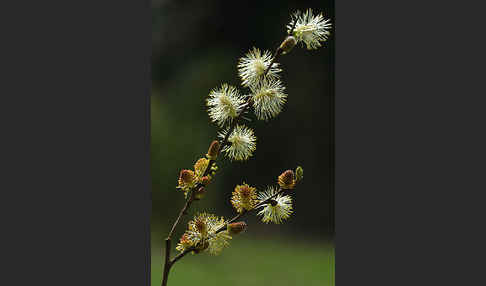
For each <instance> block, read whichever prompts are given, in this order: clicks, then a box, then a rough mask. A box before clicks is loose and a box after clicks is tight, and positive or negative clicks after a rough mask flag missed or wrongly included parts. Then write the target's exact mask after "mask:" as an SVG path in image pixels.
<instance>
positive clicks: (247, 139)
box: [219, 125, 256, 161]
mask: <svg viewBox="0 0 486 286" xmlns="http://www.w3.org/2000/svg"><path fill="white" fill-rule="evenodd" d="M230 130H231V129H226V130H223V131H222V132H220V133H219V137H221V138H226V135H227V134H228V132H230ZM255 149H256V136H255V134H254V132H253V130H252V129H251V128H248V127H246V126H245V125H236V127H235V128H234V129H233V131H232V132H231V134H230V135H229V136H228V144H226V145H224V146H223V149H222V150H221V151H223V152H225V153H226V156H228V157H229V158H230V159H231V160H237V161H243V160H247V159H248V158H250V157H251V156H252V155H253V151H255Z"/></svg>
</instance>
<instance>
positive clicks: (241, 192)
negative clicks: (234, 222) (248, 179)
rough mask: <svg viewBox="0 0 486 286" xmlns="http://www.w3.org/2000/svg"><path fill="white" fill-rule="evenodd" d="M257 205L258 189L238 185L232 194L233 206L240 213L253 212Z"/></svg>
mask: <svg viewBox="0 0 486 286" xmlns="http://www.w3.org/2000/svg"><path fill="white" fill-rule="evenodd" d="M256 203H257V193H256V188H253V187H250V186H249V185H248V184H245V183H243V185H237V186H236V187H235V190H234V191H233V193H232V197H231V204H232V205H233V207H234V208H235V209H236V211H237V212H238V213H242V212H243V211H245V210H247V211H249V210H251V209H253V208H254V207H255V205H256Z"/></svg>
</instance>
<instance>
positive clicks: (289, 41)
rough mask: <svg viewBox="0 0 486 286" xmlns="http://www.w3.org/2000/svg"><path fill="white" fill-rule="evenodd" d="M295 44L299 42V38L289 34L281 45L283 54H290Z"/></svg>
mask: <svg viewBox="0 0 486 286" xmlns="http://www.w3.org/2000/svg"><path fill="white" fill-rule="evenodd" d="M295 44H297V40H296V39H295V38H294V37H293V36H288V37H287V38H286V39H285V40H284V41H283V42H282V44H281V45H280V49H281V50H282V55H285V54H288V53H289V52H290V51H291V50H292V48H293V47H294V46H295Z"/></svg>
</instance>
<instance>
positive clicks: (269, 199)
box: [258, 187, 293, 224]
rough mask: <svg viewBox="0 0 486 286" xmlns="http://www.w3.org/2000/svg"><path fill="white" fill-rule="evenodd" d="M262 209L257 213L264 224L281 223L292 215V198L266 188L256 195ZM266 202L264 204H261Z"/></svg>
mask: <svg viewBox="0 0 486 286" xmlns="http://www.w3.org/2000/svg"><path fill="white" fill-rule="evenodd" d="M258 200H259V202H260V205H259V207H261V208H262V209H261V210H260V211H259V212H258V215H259V216H262V221H263V222H264V223H269V222H273V223H277V224H279V223H282V222H283V221H284V220H286V219H288V218H289V217H290V214H292V212H293V211H292V198H291V197H290V196H289V195H282V193H281V192H280V191H278V190H277V188H274V187H268V188H267V189H266V190H265V191H263V192H260V193H259V194H258ZM263 202H266V203H265V204H262V203H263Z"/></svg>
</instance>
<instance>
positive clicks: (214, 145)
mask: <svg viewBox="0 0 486 286" xmlns="http://www.w3.org/2000/svg"><path fill="white" fill-rule="evenodd" d="M219 149H220V144H219V141H218V140H214V141H213V142H211V145H209V149H208V153H207V154H206V157H207V158H208V159H210V160H216V158H218V154H219Z"/></svg>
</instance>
